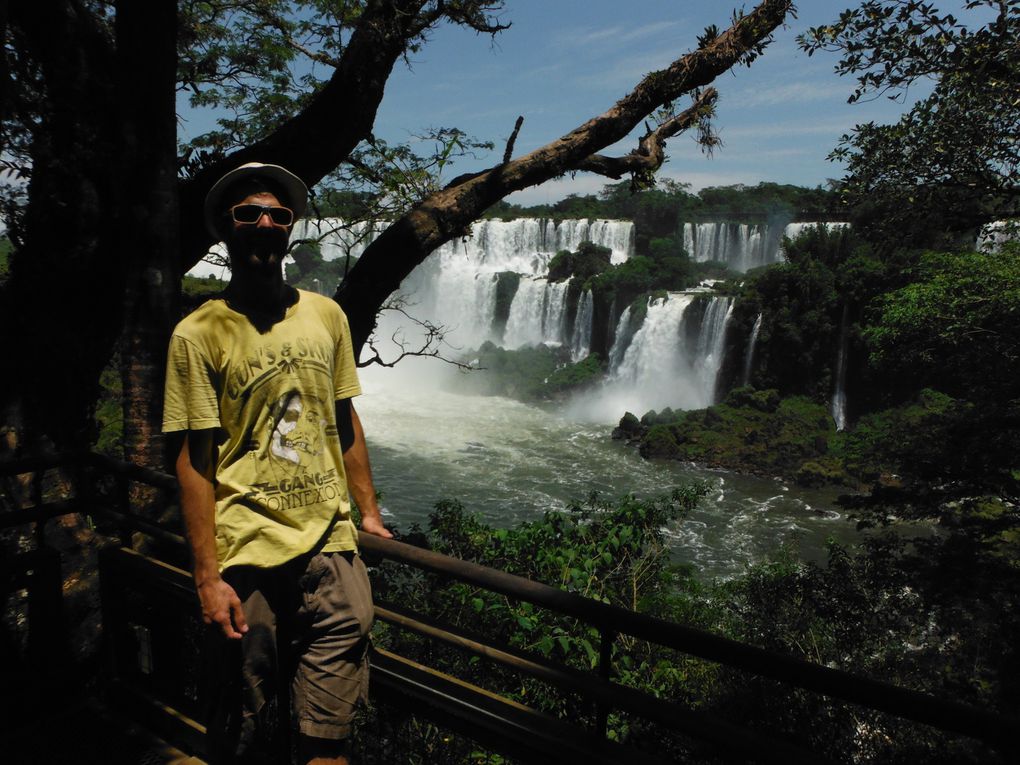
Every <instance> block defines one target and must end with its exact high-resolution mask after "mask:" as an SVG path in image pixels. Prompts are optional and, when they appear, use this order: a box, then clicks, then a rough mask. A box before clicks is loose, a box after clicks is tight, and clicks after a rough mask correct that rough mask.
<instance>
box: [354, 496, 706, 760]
mask: <svg viewBox="0 0 1020 765" xmlns="http://www.w3.org/2000/svg"><path fill="white" fill-rule="evenodd" d="M706 490H707V487H706V486H704V485H701V484H692V485H688V486H685V487H681V488H678V489H676V490H675V491H674V492H673V493H672V494H671V495H669V496H664V497H658V498H649V499H639V498H637V497H634V496H627V497H624V498H622V499H620V500H619V501H618V502H616V503H608V502H605V501H603V500H602V499H601V498H600V497H598V496H597V495H595V494H593V495H592V496H590V497H589V498H588V499H587V501H585V502H578V503H572V504H571V505H569V506H568V508H567V510H566V511H565V512H554V511H550V512H547V513H545V514H544V515H543V516H542V517H541V518H539V519H536V520H534V521H530V522H527V523H523V524H520V525H518V526H517V527H515V528H511V529H498V528H492V527H490V526H487V525H485V524H483V523H482V522H481V521H480V520H479V519H478V518H477V517H476V516H474V515H472V514H470V513H469V512H467V511H466V510H465V508H464V507H463V506H462V505H460V504H459V503H457V502H455V501H449V500H446V501H442V502H439V503H438V504H437V505H436V508H435V510H434V511H433V512H432V514H431V515H430V518H429V524H428V529H427V530H426V531H425V532H422V531H421V530H417V529H413V530H412V532H411V534H410V536H409V539H410V540H411V541H413V542H414V543H416V544H422V545H426V546H428V547H430V548H431V549H434V550H436V551H438V552H441V553H444V554H447V555H453V556H455V557H458V558H461V559H464V560H468V561H472V562H475V563H479V564H481V565H484V566H489V567H492V568H497V569H500V570H504V571H508V572H510V573H512V574H516V575H518V576H523V577H526V578H528V579H532V580H534V581H540V582H544V583H546V584H549V585H551V586H554V587H558V588H561V589H564V590H567V591H569V592H574V593H576V594H578V595H582V596H584V597H588V598H592V599H594V600H597V601H601V602H603V603H610V604H613V605H618V606H622V607H624V608H628V609H633V610H637V611H640V612H643V613H649V614H652V615H657V616H661V617H663V618H669V619H674V620H677V621H682V622H684V623H688V624H701V625H704V626H708V625H709V624H710V623H711V621H712V620H713V619H714V615H713V614H712V613H711V611H710V610H709V609H706V608H705V604H704V603H703V602H702V600H701V598H700V588H699V587H698V585H697V584H696V583H695V582H694V581H693V580H691V579H689V577H687V576H686V575H685V574H684V572H683V571H682V570H680V569H677V568H675V567H673V566H672V565H671V564H670V562H669V555H668V551H667V547H666V536H665V530H666V529H667V528H668V527H670V526H672V525H674V524H676V523H677V522H680V521H681V520H682V518H683V516H684V515H685V514H686V513H688V512H689V511H690V510H691V509H692V508H693V507H694V506H695V505H696V503H697V502H698V500H699V499H700V498H701V497H702V496H704V494H705V493H706ZM374 590H375V592H376V595H377V597H379V598H380V599H382V600H389V601H391V602H394V603H415V604H416V608H417V609H420V610H422V611H426V612H427V613H428V614H429V616H430V617H432V618H435V619H440V620H443V621H445V622H448V623H451V624H455V625H459V626H461V627H462V628H466V629H468V630H470V632H472V633H475V634H480V635H484V639H485V641H486V642H493V643H496V644H499V643H503V644H507V645H509V646H512V647H513V648H516V649H519V650H525V651H528V652H531V653H533V654H534V655H536V656H538V657H540V658H541V659H545V660H555V661H560V662H563V663H565V664H567V665H568V666H571V667H574V668H576V669H581V670H585V671H591V670H592V669H595V668H597V666H598V663H599V640H600V639H599V633H598V630H597V629H595V628H594V627H590V626H587V625H585V624H583V623H579V622H577V621H576V620H574V619H571V618H566V617H563V616H560V615H557V614H554V613H551V612H547V611H545V610H544V609H541V608H538V607H536V606H533V605H531V604H530V603H526V602H517V601H515V600H512V599H508V598H506V597H503V596H500V595H497V594H495V593H492V592H489V591H486V590H481V589H478V588H476V587H474V586H470V585H466V584H460V583H457V582H454V581H451V580H450V579H449V578H445V577H437V576H435V575H431V574H410V575H408V574H407V573H406V572H404V571H402V570H400V569H399V568H398V567H396V566H391V565H389V564H384V565H383V566H382V567H380V570H379V571H378V572H377V576H376V577H375V584H374ZM380 643H381V644H382V645H383V646H384V647H386V648H388V649H389V650H395V651H397V652H398V653H401V654H403V655H406V656H410V657H411V658H415V659H417V660H419V661H422V660H425V658H426V657H427V660H428V662H429V663H430V664H431V665H432V666H437V665H438V666H440V667H443V668H444V669H445V670H446V671H450V672H452V673H454V674H456V675H457V676H458V677H461V678H463V679H466V680H468V681H469V682H473V683H476V684H479V685H482V686H483V687H486V688H492V689H498V690H499V691H500V692H501V693H504V694H505V695H508V696H509V697H511V698H512V699H515V700H517V701H520V702H522V703H526V704H529V705H532V706H536V707H538V708H539V709H542V710H543V711H547V712H551V713H554V714H557V715H558V716H561V717H567V718H568V719H571V720H572V721H574V722H575V723H579V724H583V723H584V721H591V720H592V710H591V708H590V706H589V705H586V704H579V703H578V701H577V699H575V698H573V697H572V696H571V695H569V694H561V693H559V692H556V691H555V690H553V689H551V688H550V687H548V686H546V685H545V684H543V683H540V682H538V681H534V680H529V679H526V678H525V679H522V678H518V677H515V676H514V675H513V674H512V673H510V672H509V671H504V670H500V669H497V668H496V667H494V666H489V665H486V664H482V663H480V662H477V661H474V660H468V659H466V658H465V657H463V656H462V655H460V654H457V653H455V652H450V651H448V650H446V649H443V648H440V647H438V646H427V645H425V644H423V643H422V642H421V641H419V640H417V639H416V638H415V637H414V636H412V635H411V634H409V633H398V632H396V631H393V630H387V631H386V633H385V635H384V637H383V639H382V640H381V641H380ZM612 663H613V667H614V675H615V676H614V680H615V681H616V682H619V683H622V684H624V685H629V686H632V687H638V688H641V689H643V690H645V691H647V692H650V693H652V694H653V695H655V696H659V697H663V698H671V699H674V700H677V701H680V702H681V703H689V704H692V705H695V706H700V705H702V704H703V703H704V695H703V692H704V691H706V690H707V689H708V688H709V687H710V684H711V679H712V677H713V675H714V674H715V671H714V670H713V669H712V668H711V667H710V666H709V665H707V664H706V663H705V662H701V661H699V660H696V659H692V658H690V657H684V656H673V655H670V654H669V653H668V652H663V651H657V650H656V649H655V647H654V646H651V645H648V644H645V643H641V642H637V641H633V640H631V639H627V638H620V639H617V640H616V641H614V644H613V649H612ZM629 730H630V723H629V721H628V720H626V719H625V718H622V717H621V716H617V715H614V716H613V717H612V718H611V719H610V734H609V735H610V738H613V739H617V740H626V739H627V736H628V731H629ZM631 743H632V744H634V745H636V746H638V747H640V746H642V743H641V740H640V738H638V737H636V738H634V740H633V741H632V742H631Z"/></svg>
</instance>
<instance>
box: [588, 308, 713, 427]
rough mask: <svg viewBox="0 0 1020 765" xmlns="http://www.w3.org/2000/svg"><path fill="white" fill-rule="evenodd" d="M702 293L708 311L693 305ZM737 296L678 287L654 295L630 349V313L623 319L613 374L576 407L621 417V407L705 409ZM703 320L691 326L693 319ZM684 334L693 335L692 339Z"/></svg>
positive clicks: (638, 409) (591, 413)
mask: <svg viewBox="0 0 1020 765" xmlns="http://www.w3.org/2000/svg"><path fill="white" fill-rule="evenodd" d="M699 298H701V299H704V300H707V301H708V305H707V306H706V307H705V310H704V311H700V310H692V308H693V306H694V304H695V301H696V300H698V299H699ZM732 308H733V299H732V298H728V297H711V296H706V295H705V294H704V293H695V292H673V293H669V294H668V295H667V296H666V297H665V298H656V299H650V300H649V302H648V304H647V313H646V315H645V318H644V321H643V322H642V323H641V327H640V328H639V329H638V330H637V331H636V332H635V333H634V336H633V337H632V338H631V339H630V343H629V345H627V347H626V350H625V351H623V352H622V353H621V351H620V348H621V347H622V344H623V343H624V342H625V340H624V334H623V333H625V332H626V331H628V330H627V326H628V325H629V323H630V313H629V312H628V311H626V310H625V311H624V314H623V315H621V317H620V323H619V324H618V328H617V334H616V340H615V342H614V347H615V353H614V352H613V351H611V352H610V356H611V357H614V356H615V357H616V358H618V361H616V360H614V362H613V363H611V366H610V372H609V379H608V380H607V382H606V383H605V385H604V386H603V387H602V389H601V390H600V391H598V392H597V393H595V394H593V395H591V396H589V397H587V398H589V400H588V401H586V402H585V403H584V404H583V405H582V404H578V406H576V407H575V412H577V413H578V414H581V415H583V416H587V417H591V418H593V419H600V418H607V417H612V416H614V413H615V417H619V413H620V412H622V411H631V412H635V413H636V414H639V415H640V414H643V413H644V412H646V411H648V410H649V409H663V408H665V407H667V406H668V407H671V408H674V409H676V408H680V409H701V408H704V407H706V406H709V405H710V404H712V403H714V400H715V384H716V378H717V377H718V374H719V368H720V366H721V364H722V356H723V343H724V339H725V334H726V324H727V322H728V320H729V318H730V315H731V313H732ZM694 321H696V322H699V323H698V324H697V325H696V326H693V327H692V326H689V325H690V322H694ZM685 338H692V342H688V341H687V340H686V339H685Z"/></svg>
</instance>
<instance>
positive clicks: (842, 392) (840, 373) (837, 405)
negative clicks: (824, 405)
mask: <svg viewBox="0 0 1020 765" xmlns="http://www.w3.org/2000/svg"><path fill="white" fill-rule="evenodd" d="M849 316H850V307H849V305H844V306H843V318H842V320H841V321H840V325H839V351H838V355H837V356H836V381H835V386H834V388H833V391H832V419H833V420H834V421H835V422H836V430H844V429H846V352H847V343H848V341H849V338H848V336H847V332H848V330H849V323H850V322H849Z"/></svg>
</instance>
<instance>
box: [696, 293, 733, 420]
mask: <svg viewBox="0 0 1020 765" xmlns="http://www.w3.org/2000/svg"><path fill="white" fill-rule="evenodd" d="M732 313H733V298H729V297H721V298H720V297H717V298H712V302H710V303H709V304H708V309H707V310H706V311H705V315H704V318H702V320H701V329H700V330H699V331H698V343H697V347H696V348H695V351H694V358H693V359H692V362H691V364H692V366H693V368H694V371H695V373H696V374H697V378H698V383H699V386H698V387H699V390H700V392H701V398H702V400H703V401H706V402H708V403H707V404H706V406H708V405H710V404H714V403H715V382H716V378H717V377H718V376H719V368H720V367H721V366H722V360H723V351H724V350H725V347H724V346H725V340H726V324H727V323H728V322H729V320H730V316H731V315H732Z"/></svg>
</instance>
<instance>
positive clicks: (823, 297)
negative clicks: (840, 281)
mask: <svg viewBox="0 0 1020 765" xmlns="http://www.w3.org/2000/svg"><path fill="white" fill-rule="evenodd" d="M741 303H742V304H743V305H741ZM738 305H741V308H742V311H741V314H742V321H741V323H742V324H747V333H746V335H744V336H745V337H746V336H750V325H751V324H752V323H753V322H754V321H755V315H756V314H757V313H759V312H761V313H762V314H763V320H762V324H761V331H760V334H759V337H758V347H757V348H756V350H755V369H754V376H753V378H752V379H753V381H754V383H755V385H757V386H759V387H763V388H778V389H779V390H780V391H781V392H782V393H783V394H784V395H786V394H791V393H803V394H808V395H812V396H816V397H818V398H824V397H827V396H828V395H829V393H830V392H831V390H832V374H833V370H834V367H835V363H836V358H835V352H834V349H835V348H837V346H838V342H839V323H840V311H841V309H840V305H839V295H838V294H837V292H836V280H835V275H834V274H833V272H832V271H831V270H830V269H829V268H827V267H826V266H825V265H824V264H822V263H820V262H818V261H816V260H814V259H808V260H805V261H803V262H798V263H782V264H777V265H775V266H772V267H770V268H767V269H764V270H762V271H759V272H756V273H753V274H751V275H750V276H749V278H748V279H747V282H746V283H745V286H744V288H743V290H742V295H741V299H740V302H739V303H738Z"/></svg>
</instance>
